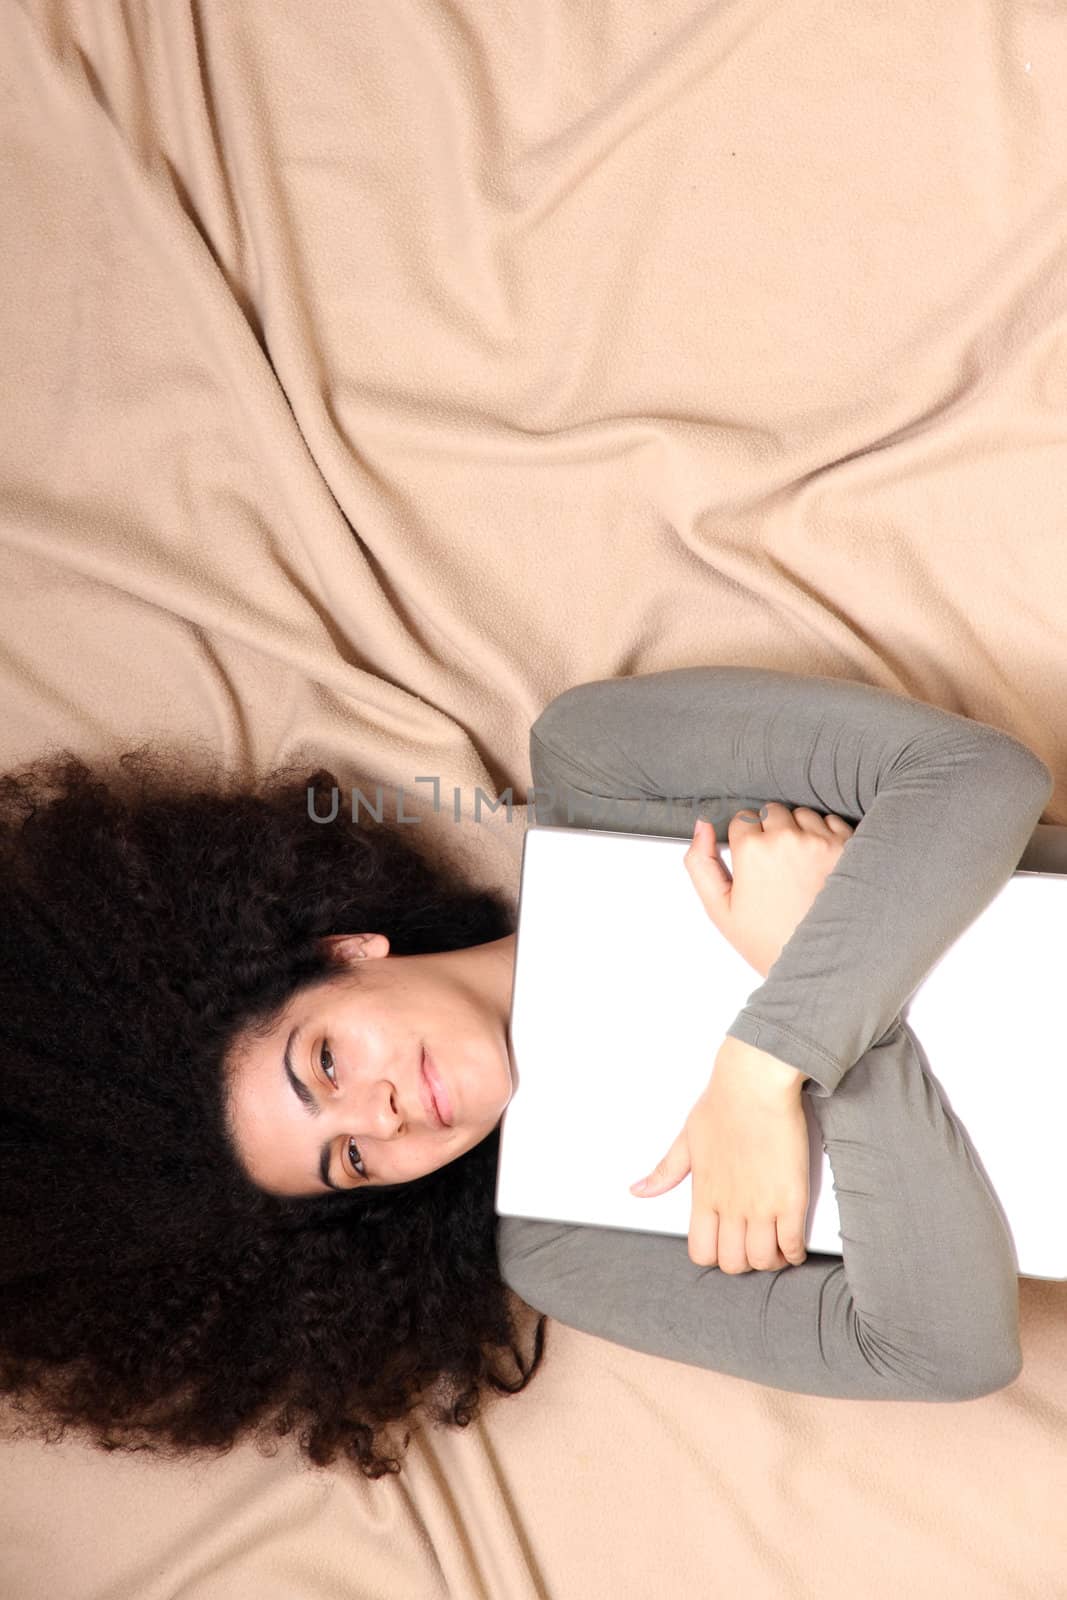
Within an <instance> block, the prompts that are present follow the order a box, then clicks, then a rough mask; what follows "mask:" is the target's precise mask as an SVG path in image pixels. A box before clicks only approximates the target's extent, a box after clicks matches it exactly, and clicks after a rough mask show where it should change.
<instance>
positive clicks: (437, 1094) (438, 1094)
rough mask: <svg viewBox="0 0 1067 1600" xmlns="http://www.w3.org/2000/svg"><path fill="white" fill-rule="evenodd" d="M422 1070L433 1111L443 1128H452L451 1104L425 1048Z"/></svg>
mask: <svg viewBox="0 0 1067 1600" xmlns="http://www.w3.org/2000/svg"><path fill="white" fill-rule="evenodd" d="M422 1070H423V1074H424V1076H425V1078H426V1081H427V1083H428V1084H429V1086H430V1090H431V1092H432V1095H433V1103H434V1110H435V1111H436V1112H437V1115H438V1117H439V1118H440V1120H441V1123H442V1124H443V1126H444V1127H446V1128H450V1127H451V1126H452V1102H451V1101H450V1100H449V1098H448V1090H447V1089H446V1088H445V1086H444V1084H443V1082H442V1081H441V1076H440V1074H439V1072H438V1071H437V1068H436V1067H435V1066H434V1064H433V1062H432V1061H431V1059H430V1055H429V1052H428V1051H427V1050H426V1048H425V1046H424V1047H423V1051H422Z"/></svg>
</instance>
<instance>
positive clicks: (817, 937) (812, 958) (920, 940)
mask: <svg viewBox="0 0 1067 1600" xmlns="http://www.w3.org/2000/svg"><path fill="white" fill-rule="evenodd" d="M530 760H531V767H532V770H533V776H534V783H535V785H536V791H535V795H534V804H535V815H536V819H537V821H538V823H548V824H554V825H556V826H562V827H583V826H584V827H600V828H608V829H611V830H614V831H618V832H634V833H655V834H670V835H674V836H676V837H687V836H688V835H689V834H690V832H691V830H692V823H693V817H694V809H693V806H696V807H699V810H700V811H701V813H702V814H703V815H706V816H708V817H709V818H710V819H711V820H712V821H713V822H714V823H715V829H716V835H717V837H719V838H720V839H721V840H723V841H725V839H726V825H727V823H728V822H729V820H730V818H731V817H732V816H733V814H734V813H735V812H736V811H737V810H738V809H740V808H741V807H744V806H752V805H755V806H759V805H761V804H762V803H763V802H764V801H766V800H779V801H781V802H782V803H784V804H786V805H789V806H810V807H812V808H813V809H814V810H817V811H821V812H823V813H826V812H831V811H832V812H836V813H837V814H838V815H840V816H843V817H845V818H846V820H848V821H849V822H852V823H853V824H855V825H856V831H855V834H854V835H853V837H852V839H851V840H850V841H849V844H848V846H847V848H846V850H845V853H844V854H843V856H842V858H841V860H840V861H839V862H838V864H837V867H836V868H835V870H834V872H833V873H832V874H831V876H830V878H829V879H828V881H827V883H826V886H825V888H824V889H823V891H822V893H821V894H820V895H819V897H818V899H817V900H816V902H815V904H814V905H813V907H812V909H811V911H810V912H809V913H808V915H807V916H806V917H805V918H804V920H803V922H801V924H800V925H799V927H798V928H797V930H796V932H795V933H794V934H793V937H792V938H791V939H790V940H789V942H788V944H787V945H786V946H785V948H784V949H783V951H782V954H781V955H780V956H779V958H778V960H777V961H776V962H775V964H774V966H773V967H772V968H771V970H770V972H769V973H768V975H767V978H766V979H765V981H764V982H763V983H762V984H761V985H760V986H759V987H758V988H757V989H755V990H754V991H753V993H752V994H751V995H750V996H749V999H748V1001H747V1003H746V1005H745V1006H744V1008H743V1009H742V1010H741V1011H740V1012H739V1013H738V1015H737V1017H736V1018H735V1020H734V1022H733V1023H732V1024H731V1026H730V1028H729V1029H728V1030H727V1032H728V1034H729V1035H730V1036H732V1037H733V1038H735V1039H740V1040H742V1041H743V1042H745V1043H747V1044H751V1045H754V1046H755V1047H756V1048H758V1049H760V1050H764V1051H766V1052H768V1053H769V1054H771V1055H774V1056H777V1057H778V1058H779V1059H780V1060H782V1061H785V1062H788V1063H789V1064H790V1065H791V1066H794V1067H796V1068H797V1070H798V1071H801V1072H803V1073H804V1074H805V1075H806V1076H808V1077H810V1078H811V1079H813V1080H814V1081H813V1083H812V1086H811V1089H810V1091H809V1092H810V1093H811V1094H813V1095H820V1094H821V1095H831V1094H833V1092H834V1090H835V1089H836V1088H837V1086H838V1084H839V1083H840V1082H841V1079H842V1077H843V1076H844V1074H845V1073H846V1072H847V1071H848V1070H849V1068H850V1067H851V1066H852V1065H853V1064H854V1063H855V1062H857V1061H858V1060H859V1059H860V1057H861V1056H862V1055H863V1054H864V1052H865V1051H866V1050H868V1049H869V1048H870V1047H871V1045H873V1044H874V1043H875V1042H876V1041H878V1040H880V1039H881V1038H883V1037H884V1036H885V1035H886V1033H887V1032H888V1030H889V1029H890V1028H891V1026H893V1025H895V1023H896V1021H897V1019H898V1016H899V1012H900V1010H901V1007H902V1006H903V1005H904V1003H905V1002H906V1001H907V1000H908V998H909V997H910V996H911V995H912V994H913V993H914V991H915V989H916V988H917V987H918V985H919V984H920V983H921V982H922V980H923V978H924V977H925V976H926V974H927V973H928V972H929V970H930V968H931V967H932V966H933V965H934V964H935V962H936V961H938V960H939V959H940V957H941V956H942V955H943V954H944V952H945V950H946V949H947V948H948V947H949V945H951V944H952V943H953V942H954V941H955V940H956V939H957V938H959V936H960V934H961V933H963V931H964V930H965V929H966V928H967V927H968V926H969V925H970V924H971V923H972V922H973V921H974V919H975V917H976V916H978V914H979V913H980V912H981V911H982V910H983V909H984V907H985V906H986V905H988V903H989V902H990V900H991V899H992V898H993V896H994V895H995V894H996V893H997V891H998V890H999V889H1000V888H1001V887H1002V886H1003V885H1004V884H1005V883H1006V882H1007V880H1008V878H1009V877H1010V876H1011V874H1012V872H1013V871H1014V870H1015V867H1016V865H1017V864H1018V861H1019V858H1020V856H1021V855H1022V852H1023V850H1024V849H1025V847H1026V845H1027V844H1028V843H1029V840H1030V837H1031V835H1032V833H1033V830H1034V827H1035V825H1036V823H1037V821H1038V819H1039V817H1040V816H1041V813H1042V811H1043V810H1044V808H1045V806H1046V805H1047V804H1048V800H1049V797H1050V795H1051V793H1052V789H1053V780H1052V775H1051V773H1050V772H1049V770H1048V768H1047V767H1046V766H1045V764H1044V763H1043V762H1042V761H1040V760H1039V759H1038V757H1037V756H1036V755H1035V754H1034V752H1033V751H1032V750H1029V749H1028V748H1027V747H1026V745H1024V744H1022V743H1020V741H1019V740H1017V739H1013V738H1012V737H1011V736H1010V735H1008V734H1005V733H1001V732H999V731H998V730H996V729H994V728H990V727H988V726H986V725H985V724H984V723H980V722H974V721H972V720H971V719H969V718H967V717H961V716H957V715H956V714H955V713H954V712H950V711H943V710H941V709H939V708H938V707H935V706H929V705H926V704H925V703H923V702H922V701H916V700H909V699H907V698H905V697H903V696H900V695H895V694H891V693H890V692H889V691H888V690H885V689H876V688H873V687H872V686H870V685H867V684H859V683H853V682H851V681H849V680H847V679H836V678H825V677H804V676H800V675H796V674H793V673H785V672H776V671H772V670H770V669H766V668H762V667H733V666H712V667H683V668H679V669H677V670H675V671H668V672H656V673H647V674H641V675H638V676H636V677H629V678H608V679H604V680H601V681H598V682H594V683H585V684H579V685H577V686H576V687H575V688H573V689H568V690H566V691H565V692H564V693H563V694H561V695H559V696H557V698H556V699H555V700H553V701H552V702H551V703H550V704H549V705H548V706H547V707H546V709H545V710H544V711H543V712H542V713H541V715H540V717H538V719H537V721H536V722H535V723H534V724H533V727H532V729H531V732H530ZM702 800H708V801H710V802H711V803H709V804H701V801H702ZM689 802H693V805H690V807H689V809H688V810H687V809H685V808H686V806H687V804H688V803H689Z"/></svg>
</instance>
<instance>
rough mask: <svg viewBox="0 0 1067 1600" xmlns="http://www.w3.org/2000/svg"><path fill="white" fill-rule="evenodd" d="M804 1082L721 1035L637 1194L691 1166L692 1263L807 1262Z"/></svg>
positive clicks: (648, 1193)
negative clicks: (709, 1068)
mask: <svg viewBox="0 0 1067 1600" xmlns="http://www.w3.org/2000/svg"><path fill="white" fill-rule="evenodd" d="M786 1073H789V1074H791V1077H787V1076H786ZM802 1082H803V1074H802V1073H800V1072H798V1071H797V1070H796V1068H795V1067H789V1066H788V1063H786V1062H782V1061H779V1060H778V1058H777V1056H772V1055H768V1054H767V1052H766V1051H764V1050H757V1049H756V1048H755V1046H754V1045H749V1044H745V1043H744V1042H743V1041H742V1040H740V1039H734V1038H732V1037H731V1036H730V1035H729V1034H728V1035H727V1036H726V1038H725V1039H724V1040H723V1042H722V1046H721V1048H720V1050H719V1054H718V1056H717V1057H716V1059H715V1068H714V1071H713V1072H712V1074H711V1082H710V1083H709V1084H708V1087H707V1088H706V1089H705V1090H704V1093H703V1094H702V1095H701V1097H700V1099H699V1100H698V1101H697V1103H696V1105H695V1106H694V1107H693V1109H692V1111H691V1112H690V1113H689V1116H688V1118H687V1119H686V1124H685V1127H684V1128H683V1129H682V1131H681V1133H680V1134H679V1135H678V1137H677V1139H675V1141H674V1143H673V1144H672V1145H671V1147H670V1149H669V1150H668V1152H667V1154H666V1155H665V1156H664V1158H663V1160H662V1161H661V1162H660V1163H659V1165H658V1166H657V1167H655V1168H654V1169H653V1171H652V1174H651V1176H650V1177H649V1178H648V1179H646V1183H647V1187H646V1189H645V1190H644V1192H643V1194H642V1195H641V1196H640V1198H641V1199H650V1198H652V1197H653V1196H654V1195H660V1194H666V1193H667V1191H668V1190H669V1189H673V1188H674V1187H675V1186H676V1184H679V1183H681V1181H682V1179H683V1178H684V1177H685V1175H686V1173H688V1172H689V1171H690V1170H692V1173H693V1199H692V1208H691V1211H690V1220H689V1259H690V1261H692V1262H694V1263H695V1264H696V1265H697V1266H700V1267H715V1266H718V1267H720V1268H721V1269H722V1271H723V1272H727V1273H741V1272H750V1271H751V1270H752V1269H753V1268H755V1269H756V1271H757V1272H767V1271H774V1270H777V1269H778V1268H780V1267H786V1266H790V1265H793V1266H799V1265H800V1263H801V1262H802V1261H804V1260H805V1259H806V1254H807V1252H806V1250H805V1248H804V1227H805V1223H806V1221H807V1212H808V1195H809V1184H810V1164H811V1155H810V1151H809V1148H808V1129H807V1123H806V1121H805V1118H804V1108H803V1106H802V1105H801V1102H800V1087H801V1084H802Z"/></svg>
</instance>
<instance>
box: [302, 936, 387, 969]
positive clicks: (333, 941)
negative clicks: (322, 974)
mask: <svg viewBox="0 0 1067 1600" xmlns="http://www.w3.org/2000/svg"><path fill="white" fill-rule="evenodd" d="M319 943H320V945H324V946H325V947H326V949H327V950H328V951H329V952H330V953H331V954H332V955H333V957H334V959H335V960H338V961H341V962H343V963H344V964H345V965H346V966H349V965H351V964H352V963H353V962H356V961H365V960H368V959H370V960H373V959H375V958H379V957H381V956H387V955H388V954H389V940H388V939H387V938H386V936H385V934H384V933H328V934H326V935H325V936H324V937H323V938H322V939H320V940H319Z"/></svg>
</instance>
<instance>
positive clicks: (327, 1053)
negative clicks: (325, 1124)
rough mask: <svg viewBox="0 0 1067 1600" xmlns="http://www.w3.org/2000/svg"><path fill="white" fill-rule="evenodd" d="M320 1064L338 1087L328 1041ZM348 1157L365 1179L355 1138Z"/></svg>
mask: <svg viewBox="0 0 1067 1600" xmlns="http://www.w3.org/2000/svg"><path fill="white" fill-rule="evenodd" d="M327 1061H329V1063H330V1065H329V1067H327V1065H326V1063H327ZM319 1065H320V1066H321V1068H322V1070H323V1072H324V1073H325V1074H326V1076H327V1078H328V1079H329V1081H330V1082H331V1083H332V1084H333V1085H334V1087H335V1088H336V1087H337V1084H336V1081H335V1079H334V1077H333V1076H332V1074H333V1073H334V1072H336V1070H337V1069H336V1067H335V1066H334V1065H333V1056H332V1054H331V1052H330V1047H329V1045H328V1044H326V1043H323V1046H322V1049H321V1050H320V1051H319ZM353 1150H354V1151H355V1152H356V1154H355V1157H353V1155H352V1151H353ZM348 1159H349V1160H350V1161H351V1162H352V1165H353V1166H354V1167H355V1169H356V1172H357V1173H358V1175H359V1176H360V1177H361V1178H364V1179H365V1178H366V1177H367V1169H366V1167H365V1166H364V1165H363V1161H362V1159H361V1157H360V1154H359V1146H358V1145H357V1144H356V1141H355V1140H354V1139H349V1141H348Z"/></svg>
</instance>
